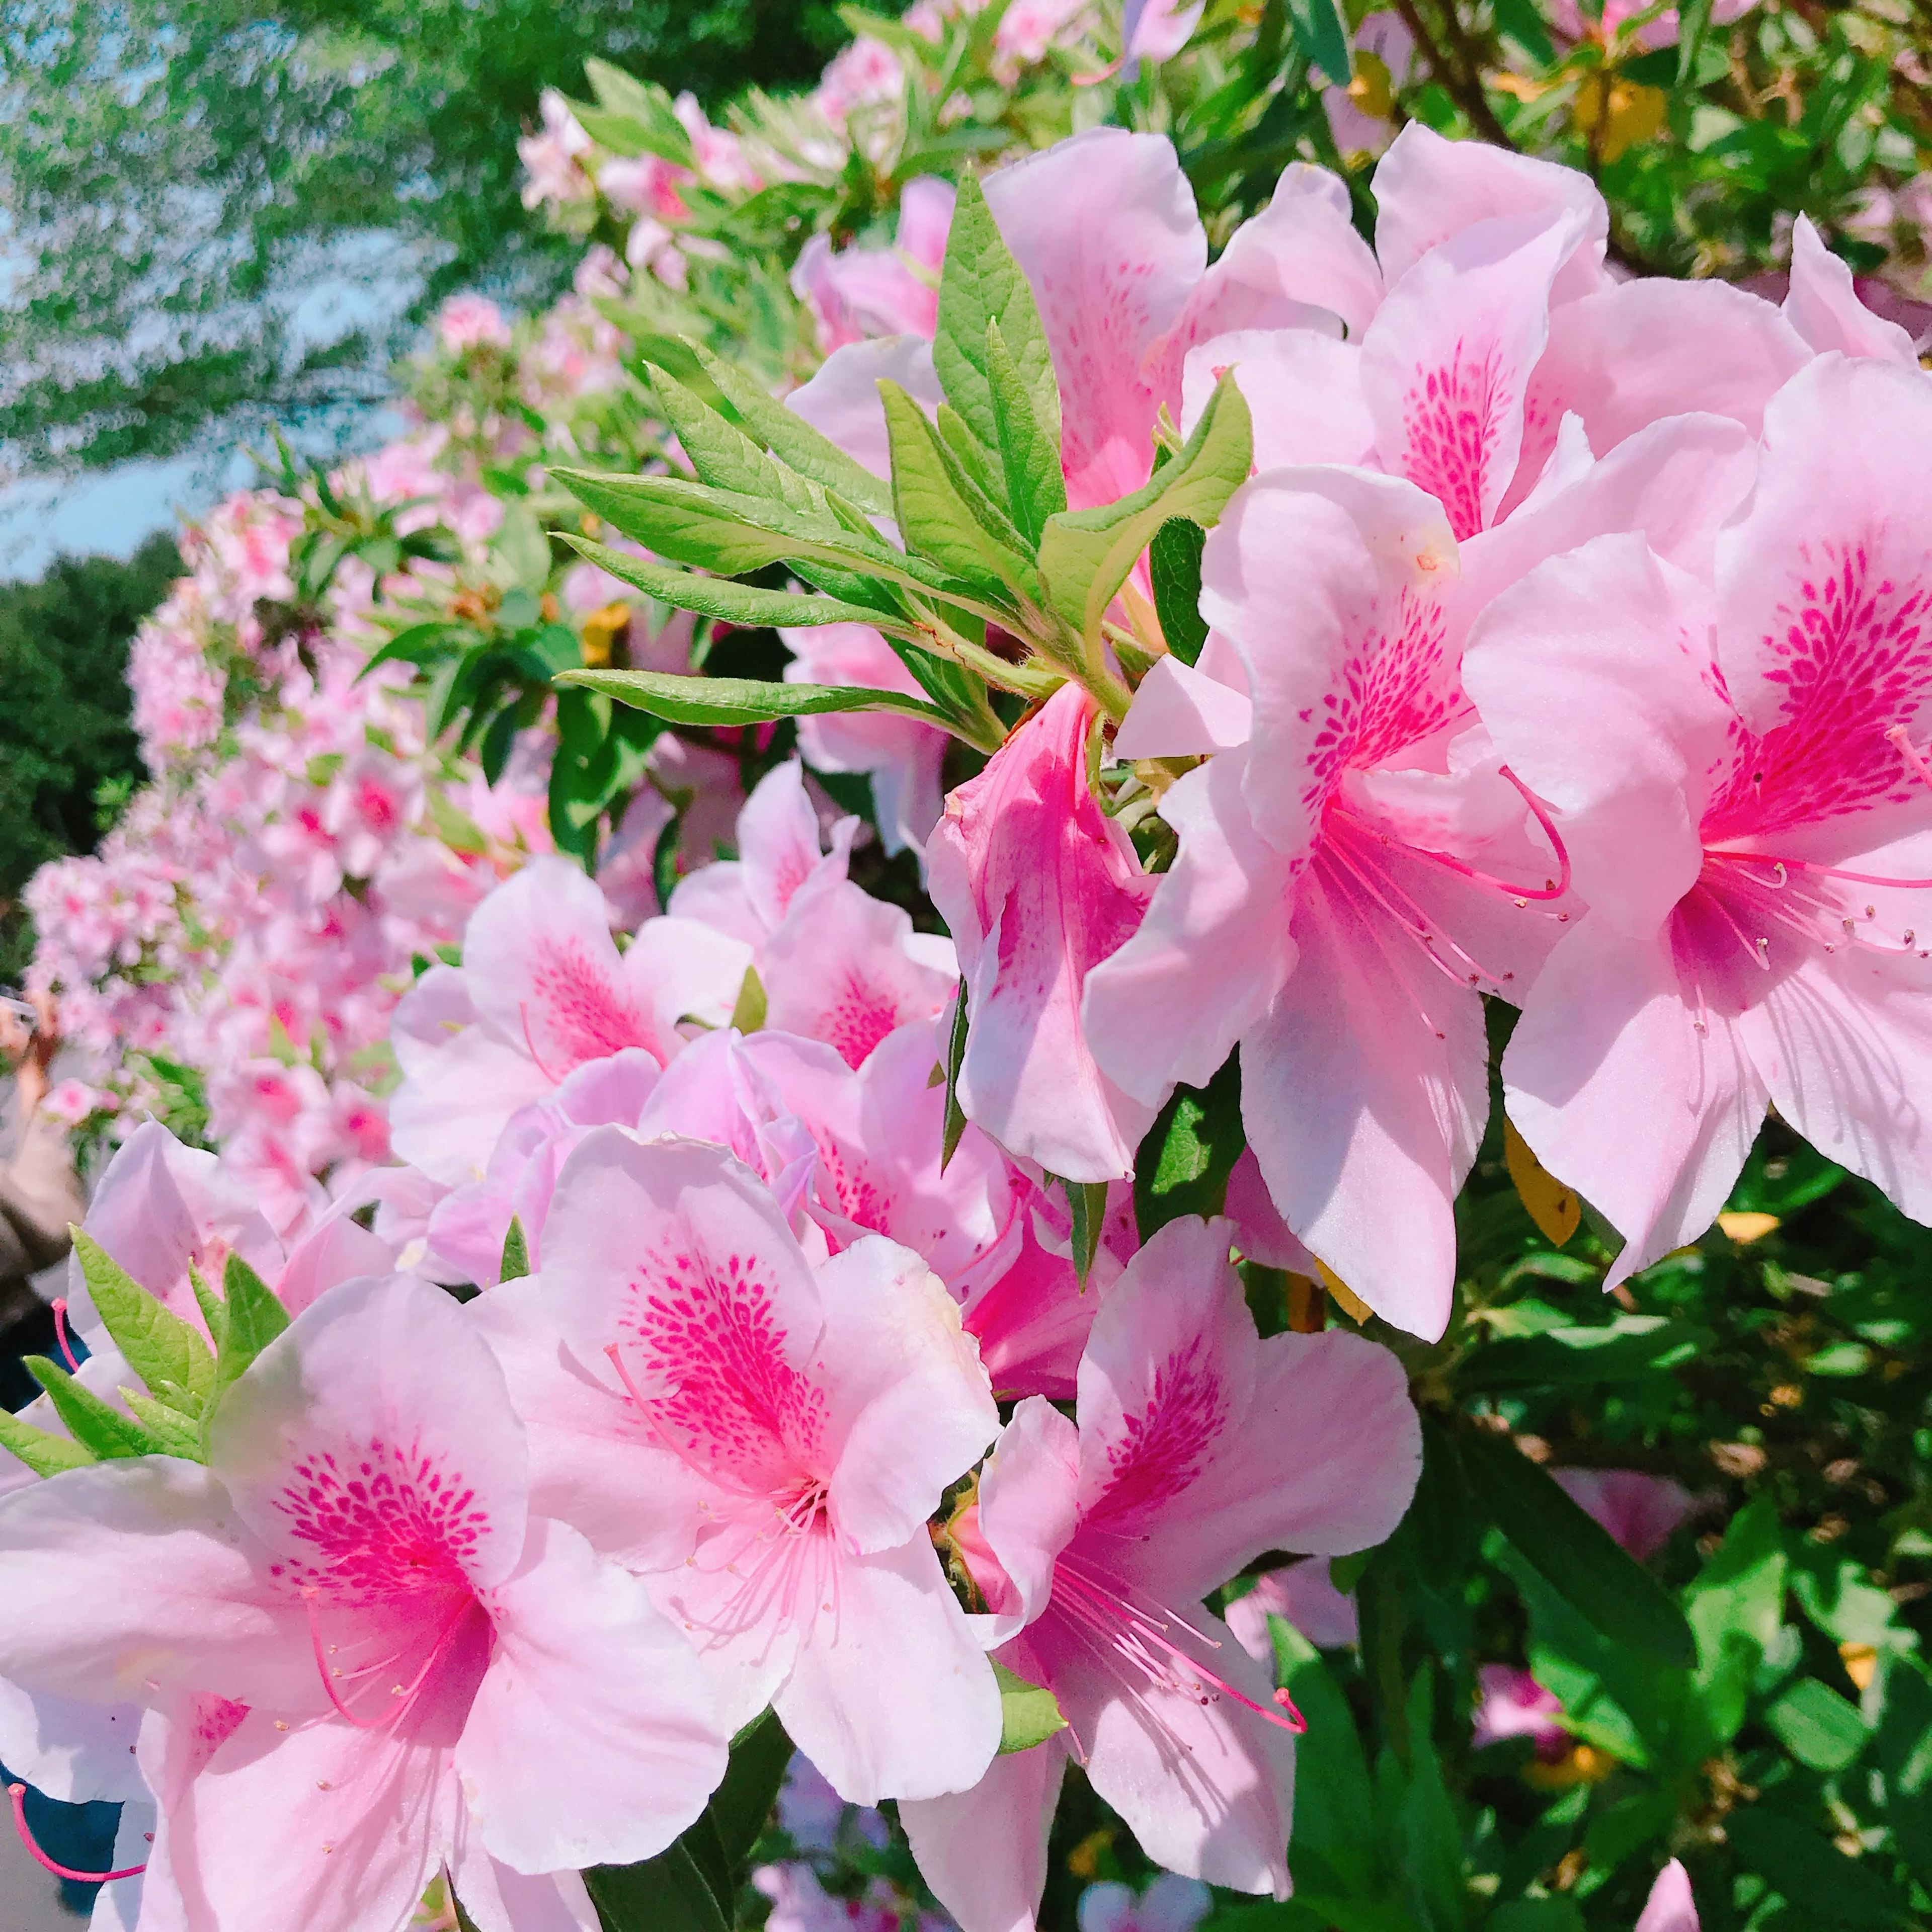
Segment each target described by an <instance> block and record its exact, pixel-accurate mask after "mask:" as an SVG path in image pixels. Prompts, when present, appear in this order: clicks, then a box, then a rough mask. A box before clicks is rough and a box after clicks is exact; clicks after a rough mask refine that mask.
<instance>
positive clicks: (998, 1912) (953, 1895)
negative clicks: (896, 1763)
mask: <svg viewBox="0 0 1932 1932" xmlns="http://www.w3.org/2000/svg"><path fill="white" fill-rule="evenodd" d="M1066 1771H1067V1753H1066V1751H1065V1749H1064V1748H1063V1747H1062V1746H1061V1745H1060V1744H1058V1742H1052V1743H1048V1744H1044V1745H1035V1746H1034V1748H1033V1749H1032V1750H1031V1751H1013V1752H1010V1753H1009V1754H1007V1755H1006V1756H1004V1757H996V1758H995V1759H994V1760H993V1762H992V1763H991V1764H990V1765H989V1766H988V1767H987V1769H986V1776H985V1777H984V1778H981V1779H980V1782H979V1783H978V1784H976V1785H975V1786H974V1787H973V1788H972V1790H970V1791H962V1792H960V1793H958V1794H957V1795H956V1796H953V1797H950V1798H928V1799H919V1800H917V1801H909V1802H907V1803H905V1804H903V1805H901V1806H900V1807H899V1822H900V1823H901V1824H902V1825H904V1827H905V1831H906V1837H907V1840H908V1841H910V1844H911V1846H912V1855H913V1857H914V1858H916V1859H917V1860H918V1861H919V1876H921V1877H922V1878H923V1879H925V1880H926V1883H927V1884H928V1885H930V1886H931V1887H932V1893H933V1896H934V1897H935V1898H937V1899H938V1900H939V1902H940V1903H941V1905H943V1906H945V1908H946V1909H947V1911H948V1912H951V1913H952V1915H953V1918H955V1920H956V1921H958V1923H959V1927H960V1932H1034V1917H1035V1915H1036V1914H1037V1912H1039V1910H1040V1894H1042V1893H1043V1891H1045V1890H1046V1844H1047V1835H1048V1833H1049V1832H1050V1830H1051V1829H1052V1825H1053V1814H1054V1812H1055V1810H1056V1809H1057V1808H1058V1805H1059V1802H1060V1784H1061V1778H1063V1777H1064V1775H1066Z"/></svg>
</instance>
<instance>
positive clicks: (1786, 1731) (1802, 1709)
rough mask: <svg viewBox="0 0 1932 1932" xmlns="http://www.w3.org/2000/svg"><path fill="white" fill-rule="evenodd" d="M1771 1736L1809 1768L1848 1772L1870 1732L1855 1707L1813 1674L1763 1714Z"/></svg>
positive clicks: (1787, 1692) (1793, 1686) (1862, 1749)
mask: <svg viewBox="0 0 1932 1932" xmlns="http://www.w3.org/2000/svg"><path fill="white" fill-rule="evenodd" d="M1764 1721H1765V1724H1766V1727H1767V1728H1768V1729H1769V1731H1770V1732H1771V1733H1772V1736H1774V1737H1775V1738H1776V1739H1778V1742H1779V1743H1780V1744H1781V1745H1784V1748H1785V1749H1786V1750H1787V1751H1789V1752H1790V1754H1791V1755H1792V1756H1793V1757H1795V1758H1796V1760H1798V1762H1799V1763H1800V1764H1802V1765H1804V1766H1807V1767H1808V1769H1811V1770H1813V1771H1821V1772H1827V1773H1830V1772H1841V1771H1849V1769H1851V1767H1852V1766H1853V1765H1854V1764H1855V1763H1857V1761H1858V1758H1859V1757H1860V1755H1861V1754H1862V1753H1863V1751H1864V1748H1865V1745H1866V1742H1867V1740H1868V1739H1870V1736H1871V1733H1870V1732H1869V1731H1867V1730H1866V1729H1865V1721H1864V1718H1861V1717H1860V1716H1859V1715H1858V1709H1857V1707H1856V1706H1855V1705H1852V1704H1849V1703H1846V1700H1844V1699H1843V1697H1840V1696H1839V1695H1838V1692H1837V1691H1834V1690H1833V1689H1832V1687H1831V1686H1830V1685H1829V1684H1821V1683H1820V1682H1819V1681H1818V1679H1817V1678H1815V1677H1801V1678H1799V1680H1798V1681H1797V1682H1796V1683H1795V1684H1793V1685H1792V1687H1791V1688H1790V1690H1789V1691H1786V1692H1785V1694H1784V1696H1783V1697H1780V1698H1779V1699H1778V1701H1777V1702H1776V1703H1775V1704H1773V1705H1772V1706H1771V1707H1770V1708H1769V1709H1768V1710H1767V1711H1766V1712H1765V1714H1764Z"/></svg>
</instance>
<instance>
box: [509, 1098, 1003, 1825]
mask: <svg viewBox="0 0 1932 1932" xmlns="http://www.w3.org/2000/svg"><path fill="white" fill-rule="evenodd" d="M475 1315H476V1316H477V1317H478V1320H479V1322H480V1324H481V1327H482V1329H483V1331H484V1334H486V1335H487V1337H489V1339H490V1342H491V1343H492V1344H493V1346H495V1348H496V1350H497V1352H498V1353H499V1357H500V1358H501V1359H502V1361H503V1364H504V1366H505V1371H506V1373H507V1374H508V1379H509V1382H510V1386H511V1391H512V1392H513V1394H514V1398H515V1400H516V1403H517V1409H518V1410H519V1412H520V1414H521V1415H522V1416H523V1420H524V1424H525V1426H526V1428H527V1429H528V1430H529V1433H530V1439H531V1444H532V1456H533V1465H534V1470H535V1498H536V1500H537V1502H538V1505H539V1506H540V1507H543V1508H552V1509H554V1510H556V1511H558V1512H559V1514H562V1515H563V1516H564V1517H566V1518H567V1520H569V1521H571V1522H573V1523H577V1524H578V1525H580V1526H581V1527H582V1528H583V1530H584V1532H585V1533H586V1535H589V1537H590V1538H591V1539H592V1541H593V1543H595V1544H596V1545H597V1546H598V1548H599V1549H600V1550H602V1551H603V1552H604V1553H605V1554H607V1555H608V1556H611V1557H613V1558H614V1559H617V1560H619V1561H622V1562H625V1564H627V1565H628V1566H630V1567H631V1568H633V1569H634V1570H636V1571H639V1572H640V1573H642V1574H647V1575H649V1577H650V1578H651V1580H652V1588H653V1589H654V1591H655V1593H656V1595H657V1596H658V1599H659V1601H661V1603H662V1604H664V1607H665V1608H666V1610H667V1612H668V1613H669V1614H670V1616H671V1617H672V1618H673V1619H674V1620H675V1621H676V1623H677V1624H678V1625H679V1628H682V1630H683V1631H685V1633H686V1634H688V1637H690V1639H691V1642H692V1643H694V1645H695V1646H697V1652H698V1655H700V1658H702V1659H703V1661H704V1662H705V1664H706V1666H707V1667H709V1670H711V1672H712V1674H713V1675H714V1676H715V1679H717V1682H718V1685H719V1687H720V1690H721V1696H722V1702H723V1706H724V1714H725V1721H726V1722H727V1724H729V1725H730V1726H731V1727H733V1728H736V1727H737V1726H739V1725H741V1724H744V1723H745V1722H746V1721H748V1720H749V1719H750V1718H752V1717H754V1716H755V1715H757V1712H760V1710H762V1709H763V1708H764V1707H765V1706H766V1704H767V1703H769V1704H770V1705H771V1706H772V1708H773V1709H775V1711H776V1712H777V1713H778V1717H779V1718H780V1719H781V1721H783V1723H784V1727H785V1730H786V1732H787V1734H788V1735H789V1736H790V1737H791V1738H792V1739H793V1741H794V1742H796V1744H797V1745H798V1746H799V1748H800V1749H801V1750H802V1751H805V1754H807V1755H808V1757H810V1758H811V1760H812V1762H813V1763H814V1764H816V1765H817V1766H818V1767H819V1769H820V1770H821V1771H823V1773H824V1774H825V1775H826V1778H827V1779H828V1780H829V1781H830V1782H831V1784H832V1788H833V1789H834V1790H836V1791H837V1792H838V1794H839V1795H840V1796H841V1797H842V1798H844V1799H847V1801H849V1802H852V1803H853V1804H871V1803H874V1802H877V1800H878V1799H880V1798H883V1797H889V1796H898V1797H902V1798H912V1797H929V1796H935V1795H936V1794H937V1793H941V1792H946V1791H956V1790H962V1789H964V1788H965V1787H967V1786H968V1785H970V1784H973V1783H974V1781H976V1780H977V1778H979V1777H980V1774H981V1773H982V1772H983V1771H984V1770H985V1769H986V1764H987V1762H988V1760H990V1759H991V1757H992V1755H993V1753H994V1751H995V1748H996V1747H997V1745H998V1742H999V1736H1000V1700H999V1694H998V1689H997V1688H996V1687H995V1682H994V1679H993V1676H992V1671H991V1670H990V1669H989V1667H987V1665H986V1661H985V1658H984V1655H983V1652H982V1651H981V1649H980V1646H979V1644H978V1643H977V1641H976V1640H975V1639H974V1635H973V1633H972V1632H971V1630H970V1629H969V1628H968V1625H967V1622H966V1619H965V1613H963V1612H962V1610H961V1609H960V1607H959V1604H958V1603H957V1602H956V1600H955V1599H954V1598H953V1593H952V1592H951V1591H950V1589H948V1588H947V1585H946V1582H945V1579H944V1575H943V1574H942V1573H941V1569H940V1565H939V1559H938V1555H937V1553H935V1550H934V1549H933V1547H932V1542H931V1541H930V1539H929V1537H928V1535H927V1534H926V1519H927V1517H929V1515H931V1514H932V1511H934V1509H935V1508H937V1506H938V1502H939V1499H940V1496H941V1493H943V1492H944V1490H945V1488H946V1487H947V1484H950V1483H951V1482H952V1481H954V1480H955V1479H956V1478H958V1477H959V1475H962V1474H963V1473H964V1472H965V1471H966V1470H967V1469H968V1468H970V1467H971V1465H972V1464H973V1463H974V1461H976V1460H977V1458H978V1457H979V1456H980V1453H981V1452H982V1451H983V1450H984V1448H986V1445H987V1444H988V1443H989V1442H990V1441H991V1440H992V1436H993V1435H994V1433H995V1430H997V1428H998V1412H997V1411H996V1409H995V1407H994V1405H993V1400H992V1392H991V1391H990V1390H989V1388H988V1386H987V1382H986V1372H985V1371H984V1370H983V1369H982V1368H981V1367H980V1361H979V1356H978V1352H977V1349H975V1348H974V1344H973V1343H972V1342H971V1339H970V1338H968V1337H967V1336H966V1335H965V1334H963V1333H962V1331H961V1328H960V1325H959V1314H958V1311H957V1310H956V1307H955V1306H954V1304H953V1300H952V1298H950V1296H949V1295H947V1293H946V1292H945V1290H944V1288H943V1287H942V1286H941V1285H940V1283H938V1280H935V1278H934V1277H933V1276H932V1274H931V1272H930V1271H929V1270H928V1269H927V1268H926V1265H925V1264H924V1263H923V1262H921V1261H920V1260H919V1258H918V1257H917V1256H916V1255H913V1254H912V1253H910V1252H909V1251H908V1250H905V1249H904V1248H901V1247H897V1246H895V1244H893V1243H892V1242H889V1241H884V1240H883V1239H881V1238H877V1237H876V1236H874V1237H868V1238H864V1239H862V1240H859V1241H856V1242H854V1243H853V1244H852V1245H851V1246H850V1247H847V1248H846V1249H845V1250H843V1251H842V1252H841V1253H838V1254H837V1255H835V1256H831V1257H830V1258H829V1259H826V1260H825V1261H823V1262H820V1263H819V1264H818V1265H817V1266H815V1267H814V1266H813V1265H811V1264H810V1263H809V1262H808V1260H807V1259H806V1256H805V1253H803V1251H802V1250H801V1249H800V1247H799V1244H798V1241H797V1240H796V1237H795V1236H794V1235H793V1232H792V1231H791V1229H790V1226H788V1225H787V1222H786V1220H785V1217H784V1214H783V1213H782V1212H781V1211H780V1209H779V1208H778V1204H777V1203H776V1202H775V1201H774V1200H773V1199H772V1196H771V1194H770V1193H769V1192H768V1191H767V1190H766V1189H765V1187H763V1185H761V1184H760V1182H759V1181H757V1179H756V1178H754V1176H753V1175H751V1173H749V1172H748V1171H747V1170H746V1169H745V1168H744V1167H742V1166H741V1165H740V1164H739V1163H736V1162H735V1161H733V1160H732V1159H731V1157H730V1155H729V1154H726V1153H725V1152H724V1151H723V1150H722V1149H721V1148H715V1147H709V1146H705V1145H700V1144H698V1143H695V1142H682V1141H676V1140H666V1141H658V1142H653V1143H651V1144H648V1145H644V1144H640V1142H637V1140H635V1139H632V1138H631V1137H630V1136H627V1135H625V1133H622V1132H621V1131H620V1130H618V1129H616V1128H614V1127H603V1128H599V1129H598V1130H596V1131H595V1132H594V1133H592V1134H591V1135H589V1136H588V1137H587V1138H586V1139H585V1141H584V1142H583V1144H582V1145H581V1146H580V1147H579V1148H577V1151H576V1152H575V1154H573V1155H572V1156H571V1158H570V1160H568V1162H567V1163H565V1168H564V1171H563V1173H562V1177H561V1178H560V1179H559V1181H558V1184H557V1190H556V1199H555V1201H554V1202H553V1205H552V1207H551V1210H550V1220H549V1223H548V1225H547V1228H546V1229H545V1232H544V1271H543V1274H542V1275H541V1277H540V1278H532V1279H531V1280H526V1281H522V1282H517V1283H510V1284H508V1285H507V1286H505V1287H503V1288H501V1289H496V1290H493V1292H491V1293H490V1295H487V1296H486V1297H485V1298H484V1299H483V1300H482V1301H480V1302H478V1304H475Z"/></svg>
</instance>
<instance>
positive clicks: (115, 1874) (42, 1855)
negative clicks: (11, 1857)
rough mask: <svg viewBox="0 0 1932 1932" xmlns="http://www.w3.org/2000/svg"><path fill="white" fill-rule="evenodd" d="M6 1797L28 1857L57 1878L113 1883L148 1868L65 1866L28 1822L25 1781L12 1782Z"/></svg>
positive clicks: (15, 1827) (105, 1883) (136, 1875)
mask: <svg viewBox="0 0 1932 1932" xmlns="http://www.w3.org/2000/svg"><path fill="white" fill-rule="evenodd" d="M7 1796H8V1797H9V1798H10V1799H12V1800H13V1829H14V1830H15V1831H16V1832H18V1833H19V1834H20V1842H21V1843H22V1844H23V1845H25V1846H26V1848H27V1855H28V1857H29V1858H31V1859H32V1860H33V1861H34V1864H37V1865H38V1866H39V1867H40V1869H41V1870H43V1871H46V1872H52V1873H53V1875H54V1876H55V1878H67V1879H73V1880H74V1882H75V1883H76V1884H77V1885H112V1884H113V1882H114V1881H115V1879H118V1878H139V1876H141V1874H142V1873H143V1872H144V1871H145V1870H147V1869H148V1867H147V1866H146V1864H145V1863H143V1864H138V1865H125V1866H124V1867H122V1868H121V1870H119V1871H104V1872H84V1871H76V1870H74V1867H72V1866H71V1865H64V1864H62V1863H61V1862H60V1861H58V1859H57V1858H49V1857H48V1856H47V1855H46V1852H43V1851H42V1850H41V1849H40V1846H39V1845H38V1844H37V1843H35V1842H34V1832H33V1828H32V1826H30V1825H29V1824H28V1823H27V1787H26V1786H25V1785H24V1784H10V1785H8V1786H7Z"/></svg>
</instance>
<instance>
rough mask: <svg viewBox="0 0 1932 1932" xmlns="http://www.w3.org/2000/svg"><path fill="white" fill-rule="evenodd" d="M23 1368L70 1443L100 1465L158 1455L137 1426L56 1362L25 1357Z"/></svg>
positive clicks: (151, 1439)
mask: <svg viewBox="0 0 1932 1932" xmlns="http://www.w3.org/2000/svg"><path fill="white" fill-rule="evenodd" d="M26 1370H27V1373H28V1374H29V1375H30V1376H32V1377H33V1379H34V1381H35V1382H38V1383H39V1384H40V1386H41V1388H43V1389H45V1390H46V1392H47V1400H49V1402H51V1403H52V1404H53V1406H54V1413H55V1415H58V1417H59V1418H60V1419H61V1420H62V1421H63V1422H64V1423H65V1424H67V1426H68V1429H69V1430H71V1432H72V1433H73V1436H74V1440H75V1441H76V1442H78V1443H79V1444H80V1445H81V1447H82V1448H84V1449H89V1450H92V1451H93V1453H94V1454H95V1455H96V1456H97V1457H99V1458H100V1460H101V1461H102V1462H104V1463H112V1462H125V1461H127V1460H129V1459H130V1457H136V1456H157V1455H159V1454H161V1453H162V1450H161V1446H160V1444H159V1443H158V1442H156V1441H155V1439H154V1437H153V1436H151V1435H150V1434H149V1433H148V1431H147V1430H145V1428H143V1427H142V1425H141V1424H139V1423H138V1422H136V1421H134V1420H133V1418H131V1417H130V1416H125V1415H122V1414H121V1412H120V1411H119V1410H118V1409H116V1408H115V1407H114V1406H113V1405H112V1404H111V1403H105V1402H103V1401H102V1400H101V1398H100V1397H98V1395H96V1394H95V1393H94V1391H92V1389H90V1388H88V1387H86V1385H85V1384H83V1383H81V1382H77V1381H75V1379H74V1377H73V1376H71V1375H69V1374H68V1372H67V1371H66V1370H65V1369H64V1368H62V1367H61V1366H60V1364H58V1362H50V1361H48V1360H47V1358H46V1356H44V1355H29V1356H28V1357H27V1358H26Z"/></svg>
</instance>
